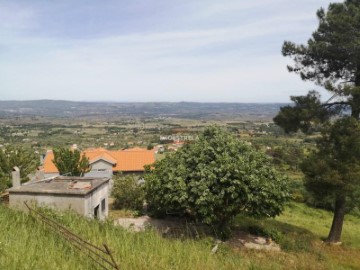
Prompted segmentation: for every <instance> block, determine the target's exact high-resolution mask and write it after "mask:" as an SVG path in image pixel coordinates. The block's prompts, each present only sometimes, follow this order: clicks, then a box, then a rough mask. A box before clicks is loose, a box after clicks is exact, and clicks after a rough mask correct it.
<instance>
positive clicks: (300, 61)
mask: <svg viewBox="0 0 360 270" xmlns="http://www.w3.org/2000/svg"><path fill="white" fill-rule="evenodd" d="M317 17H318V20H319V26H318V28H317V29H316V31H315V32H314V33H313V34H312V37H311V38H310V39H309V40H308V42H307V44H306V45H303V44H300V45H297V44H295V43H293V42H290V41H285V42H284V45H283V48H282V53H283V55H284V56H287V57H290V58H292V59H293V61H294V65H292V66H288V70H289V71H290V72H294V73H296V74H299V75H300V77H301V78H302V79H303V80H306V81H314V82H315V83H316V84H318V85H320V86H323V87H324V88H325V89H326V90H328V91H329V92H330V93H331V94H332V97H331V98H330V99H329V100H328V101H326V102H322V101H321V99H320V95H319V93H317V92H315V91H310V92H309V93H308V94H307V95H306V96H296V97H291V100H292V101H293V102H294V104H293V105H290V106H285V107H283V108H281V110H280V112H279V114H278V115H277V116H276V117H275V118H274V121H275V123H277V124H278V125H280V126H281V127H283V128H284V129H285V131H287V132H295V131H297V130H299V129H300V130H302V131H304V132H311V131H312V130H314V129H316V128H319V127H320V128H321V126H322V125H323V124H324V123H327V122H329V121H330V120H331V118H332V116H336V119H338V118H339V117H343V116H344V115H346V114H350V117H351V119H352V120H351V121H353V120H355V121H359V115H360V1H359V0H347V1H344V2H342V3H333V4H330V5H329V7H328V9H327V10H325V9H323V8H321V9H319V10H318V11H317ZM349 121H350V120H349ZM327 125H329V124H327ZM336 128H337V129H339V130H340V129H341V130H350V129H349V126H348V123H347V122H346V121H339V122H336V124H335V126H334V128H330V127H326V128H324V129H323V137H322V139H321V140H320V142H319V150H318V152H317V153H315V154H313V155H312V156H311V157H310V159H312V160H313V161H314V160H316V158H315V159H314V157H317V158H322V157H324V153H329V154H330V153H331V155H332V156H337V158H336V164H339V166H342V170H341V172H342V173H343V174H344V177H343V178H342V180H341V181H338V179H337V176H336V175H332V174H331V173H330V174H328V175H327V176H326V178H327V179H325V177H324V175H323V174H320V173H321V169H320V168H321V164H320V163H319V162H315V164H316V165H319V166H320V167H319V168H317V169H315V168H313V169H312V170H309V166H304V171H305V174H306V179H307V182H308V184H307V185H306V186H307V187H308V189H309V191H310V192H313V193H316V194H317V195H318V196H320V197H321V196H327V195H328V194H329V193H328V192H321V189H317V188H315V187H314V185H313V184H312V182H313V181H316V183H318V184H317V185H318V186H323V190H324V189H327V188H329V189H330V186H329V185H328V183H329V182H333V183H334V185H337V187H338V188H337V190H335V191H334V192H332V195H333V200H334V209H335V210H334V219H333V223H332V228H331V230H330V233H329V236H328V241H329V242H338V241H340V239H341V238H340V237H341V229H342V225H343V220H344V215H345V211H343V209H346V206H347V205H348V203H349V198H351V197H353V195H354V194H355V193H354V189H353V190H350V189H349V187H350V186H351V187H355V186H357V185H355V186H354V185H353V183H356V181H358V179H359V177H360V175H357V174H354V173H352V171H356V170H355V169H356V168H355V165H356V164H355V163H351V162H350V163H349V162H348V159H347V158H345V156H344V155H340V156H338V153H337V152H336V149H334V148H333V147H332V146H331V145H332V144H331V143H335V141H337V142H338V146H339V147H342V148H344V149H347V150H349V152H348V155H349V156H351V158H354V157H356V156H357V153H356V152H355V151H350V150H351V149H350V148H348V147H347V145H346V143H347V142H348V141H349V140H351V139H353V137H352V134H351V132H350V133H349V132H344V133H338V134H337V135H336V136H335V135H334V134H335V133H334V132H336V130H334V129H336ZM356 130H357V129H356V128H354V129H353V131H352V132H356ZM331 134H332V135H331ZM329 138H332V139H331V140H330V141H328V140H329ZM324 142H328V143H324ZM342 143H343V144H342ZM326 147H328V149H327V150H325V148H326ZM352 160H353V159H352ZM323 162H324V163H323V164H325V163H326V166H332V165H331V164H333V161H331V160H330V159H324V160H323ZM305 164H307V165H309V162H305ZM349 164H351V166H350V165H349ZM324 166H325V165H324ZM305 167H306V168H307V169H306V168H305ZM345 169H347V171H346V170H345ZM310 171H312V173H310ZM315 172H317V173H315ZM350 174H351V175H352V177H353V178H354V179H350V178H349V177H347V176H345V175H350ZM355 180H356V181H355ZM354 181H355V182H354ZM330 193H331V192H330Z"/></svg>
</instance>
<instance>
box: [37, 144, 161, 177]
mask: <svg viewBox="0 0 360 270" xmlns="http://www.w3.org/2000/svg"><path fill="white" fill-rule="evenodd" d="M82 153H83V154H85V156H86V157H88V158H89V161H90V165H91V163H94V162H96V161H98V160H101V159H102V160H104V161H106V162H108V163H110V164H112V165H113V171H114V172H116V171H123V172H133V171H144V166H145V165H150V164H152V163H154V162H155V155H154V151H153V150H146V149H141V148H135V149H133V150H132V149H127V150H115V151H113V150H106V149H104V148H94V149H88V150H85V151H83V152H82ZM53 159H54V153H53V151H52V150H49V151H48V152H47V153H46V156H45V159H44V166H43V170H44V172H45V173H57V172H58V169H57V168H56V166H55V164H54V163H53V162H52V161H53Z"/></svg>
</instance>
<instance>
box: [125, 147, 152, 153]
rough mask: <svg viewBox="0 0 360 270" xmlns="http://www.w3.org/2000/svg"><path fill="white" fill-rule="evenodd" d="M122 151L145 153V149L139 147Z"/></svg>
mask: <svg viewBox="0 0 360 270" xmlns="http://www.w3.org/2000/svg"><path fill="white" fill-rule="evenodd" d="M123 151H126V152H128V151H147V149H146V148H141V147H133V148H128V149H124V150H123Z"/></svg>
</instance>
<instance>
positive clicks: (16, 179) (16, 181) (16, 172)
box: [11, 166, 21, 187]
mask: <svg viewBox="0 0 360 270" xmlns="http://www.w3.org/2000/svg"><path fill="white" fill-rule="evenodd" d="M11 176H12V186H13V187H19V186H21V181H20V169H19V167H16V166H15V167H14V168H13V169H12V172H11Z"/></svg>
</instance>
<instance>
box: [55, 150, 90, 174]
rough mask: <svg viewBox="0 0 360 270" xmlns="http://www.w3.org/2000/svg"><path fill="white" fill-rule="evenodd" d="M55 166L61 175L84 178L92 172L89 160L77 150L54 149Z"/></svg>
mask: <svg viewBox="0 0 360 270" xmlns="http://www.w3.org/2000/svg"><path fill="white" fill-rule="evenodd" d="M53 151H54V160H53V162H54V164H55V166H56V168H57V169H58V170H59V173H60V174H61V175H71V176H83V175H84V174H85V173H86V172H88V171H90V165H89V159H88V158H87V157H86V156H85V155H84V154H83V155H81V152H80V151H79V150H77V149H74V150H73V149H67V148H58V149H54V150H53Z"/></svg>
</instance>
